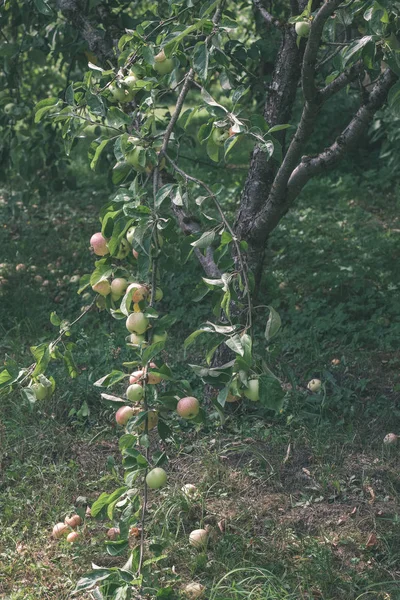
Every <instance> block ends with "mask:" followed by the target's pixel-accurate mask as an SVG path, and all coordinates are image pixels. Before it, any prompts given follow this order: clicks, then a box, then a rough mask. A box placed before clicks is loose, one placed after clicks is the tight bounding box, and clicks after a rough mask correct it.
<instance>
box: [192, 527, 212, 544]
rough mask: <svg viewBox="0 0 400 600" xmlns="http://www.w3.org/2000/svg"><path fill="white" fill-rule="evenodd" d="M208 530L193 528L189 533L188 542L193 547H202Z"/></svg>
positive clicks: (205, 541)
mask: <svg viewBox="0 0 400 600" xmlns="http://www.w3.org/2000/svg"><path fill="white" fill-rule="evenodd" d="M207 538H208V532H207V530H206V529H195V530H194V531H192V532H191V534H190V535H189V544H190V545H191V546H194V547H195V548H203V547H204V546H205V545H206V544H207Z"/></svg>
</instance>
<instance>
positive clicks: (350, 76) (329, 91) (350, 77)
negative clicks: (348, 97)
mask: <svg viewBox="0 0 400 600" xmlns="http://www.w3.org/2000/svg"><path fill="white" fill-rule="evenodd" d="M363 70H364V65H363V62H362V60H360V61H358V62H356V63H355V64H354V65H352V66H351V67H349V68H348V69H346V70H345V71H343V73H341V74H340V75H339V76H338V77H336V79H334V80H333V81H332V82H331V83H328V85H326V86H325V87H324V88H323V89H322V90H321V91H320V93H319V97H320V98H321V101H322V102H325V101H326V100H328V98H330V97H331V96H333V95H334V94H337V92H339V91H340V90H342V89H343V88H344V87H346V85H347V84H348V83H351V82H352V81H354V80H355V79H356V78H357V77H358V75H359V74H360V73H361V72H362V71H363Z"/></svg>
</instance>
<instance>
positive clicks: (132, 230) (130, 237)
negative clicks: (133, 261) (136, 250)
mask: <svg viewBox="0 0 400 600" xmlns="http://www.w3.org/2000/svg"><path fill="white" fill-rule="evenodd" d="M135 229H136V227H129V229H128V231H127V232H126V239H127V241H128V243H129V244H130V245H131V246H132V243H133V238H134V237H135Z"/></svg>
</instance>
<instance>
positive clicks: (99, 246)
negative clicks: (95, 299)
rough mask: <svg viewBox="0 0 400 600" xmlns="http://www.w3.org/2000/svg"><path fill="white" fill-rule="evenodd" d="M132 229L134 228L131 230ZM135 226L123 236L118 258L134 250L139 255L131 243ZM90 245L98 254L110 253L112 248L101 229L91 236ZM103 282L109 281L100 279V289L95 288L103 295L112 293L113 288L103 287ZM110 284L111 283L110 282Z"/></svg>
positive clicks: (133, 253)
mask: <svg viewBox="0 0 400 600" xmlns="http://www.w3.org/2000/svg"><path fill="white" fill-rule="evenodd" d="M131 229H132V230H133V231H132V232H131ZM134 231H135V229H134V227H131V228H130V229H129V230H128V231H127V234H126V238H122V240H121V242H120V245H119V248H118V252H117V254H116V255H115V258H118V259H124V258H126V257H127V256H128V254H129V252H130V251H131V250H132V255H133V256H134V258H137V257H138V256H139V254H138V252H137V251H136V250H134V249H132V247H131V244H132V241H133V234H134ZM90 245H91V247H92V250H93V252H94V253H95V254H96V256H107V255H108V254H110V249H109V247H108V240H107V238H105V237H104V235H103V234H102V233H101V231H98V232H97V233H94V234H93V235H92V237H91V238H90ZM102 283H108V282H104V281H99V283H98V284H96V285H98V286H99V289H95V288H94V289H95V291H96V292H97V293H99V294H101V295H102V296H107V295H108V294H110V293H111V289H110V288H107V287H101V285H100V284H102ZM108 285H110V284H109V283H108Z"/></svg>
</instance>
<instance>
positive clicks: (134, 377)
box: [129, 370, 144, 384]
mask: <svg viewBox="0 0 400 600" xmlns="http://www.w3.org/2000/svg"><path fill="white" fill-rule="evenodd" d="M143 375H144V371H143V370H140V371H133V373H132V374H131V375H130V376H129V383H130V384H133V383H137V382H138V381H141V380H142V379H143Z"/></svg>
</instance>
